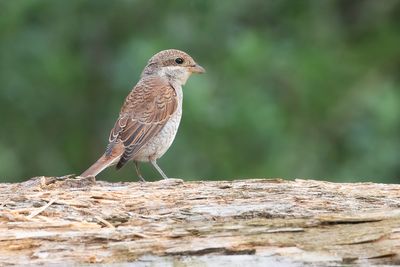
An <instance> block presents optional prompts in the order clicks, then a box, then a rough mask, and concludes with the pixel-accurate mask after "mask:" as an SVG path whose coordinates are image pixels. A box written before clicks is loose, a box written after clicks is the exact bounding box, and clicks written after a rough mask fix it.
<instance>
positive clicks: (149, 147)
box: [134, 86, 183, 161]
mask: <svg viewBox="0 0 400 267" xmlns="http://www.w3.org/2000/svg"><path fill="white" fill-rule="evenodd" d="M174 88H175V90H176V93H177V96H178V107H177V109H176V111H175V112H174V113H173V114H172V115H171V117H170V118H169V120H168V121H167V123H166V124H165V125H164V127H163V128H162V129H161V131H160V132H159V133H158V134H156V135H155V136H154V137H153V138H151V139H150V140H149V141H148V143H147V144H145V145H144V146H143V147H142V148H141V149H140V151H139V152H138V153H137V154H136V156H135V157H134V160H136V161H149V157H151V158H152V159H158V158H160V157H162V156H163V155H164V153H165V152H167V150H168V148H169V147H170V146H171V145H172V142H173V141H174V139H175V136H176V133H177V132H178V128H179V124H180V122H181V117H182V100H183V94H182V87H181V86H179V87H175V86H174Z"/></svg>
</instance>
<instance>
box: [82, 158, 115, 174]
mask: <svg viewBox="0 0 400 267" xmlns="http://www.w3.org/2000/svg"><path fill="white" fill-rule="evenodd" d="M118 160H119V157H109V156H106V154H104V155H103V156H101V157H100V158H99V159H98V160H97V161H96V162H95V163H94V164H93V165H92V166H90V167H89V169H87V170H86V171H84V172H83V173H82V174H81V175H80V176H82V177H87V176H96V175H97V174H99V173H100V172H102V171H103V170H104V169H105V168H107V167H108V166H111V165H113V164H115V163H116V162H117V161H118Z"/></svg>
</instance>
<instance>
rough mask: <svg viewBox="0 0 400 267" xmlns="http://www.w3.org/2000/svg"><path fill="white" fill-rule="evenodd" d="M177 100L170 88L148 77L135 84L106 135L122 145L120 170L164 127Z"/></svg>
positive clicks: (158, 79)
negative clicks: (123, 150) (108, 134)
mask: <svg viewBox="0 0 400 267" xmlns="http://www.w3.org/2000/svg"><path fill="white" fill-rule="evenodd" d="M177 106H178V100H177V96H176V92H175V90H174V88H173V87H172V86H171V85H170V84H169V83H168V82H167V81H165V80H163V79H160V78H159V77H156V76H150V77H147V78H145V79H142V80H141V81H139V83H138V84H137V85H136V86H135V88H134V89H133V90H132V92H131V93H130V94H129V95H128V96H127V98H126V100H125V103H124V105H123V106H122V108H121V112H120V115H119V118H118V120H117V121H116V123H115V125H114V128H113V129H112V130H111V133H110V138H109V141H110V144H109V146H108V148H107V151H108V152H107V151H106V153H110V152H111V151H112V147H113V144H115V143H117V142H122V143H123V144H124V147H125V152H124V153H123V155H122V156H121V159H120V161H119V162H118V165H117V168H120V167H122V166H123V165H124V164H125V163H126V162H127V161H128V160H130V159H131V158H132V157H134V156H135V154H136V153H137V152H138V151H139V150H140V149H141V148H142V147H143V145H144V144H146V143H147V142H148V141H149V140H150V139H151V138H152V137H153V136H155V135H156V134H158V133H159V132H160V131H161V129H162V128H163V127H164V125H165V124H166V122H167V121H168V119H169V118H170V117H171V115H172V114H173V113H174V112H175V111H176V108H177Z"/></svg>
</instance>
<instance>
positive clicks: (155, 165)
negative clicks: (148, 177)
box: [150, 160, 168, 179]
mask: <svg viewBox="0 0 400 267" xmlns="http://www.w3.org/2000/svg"><path fill="white" fill-rule="evenodd" d="M150 163H151V165H153V167H154V168H155V169H156V170H157V171H158V172H159V173H160V174H161V176H162V177H163V178H164V179H168V177H167V176H166V175H165V173H164V172H163V171H162V170H161V168H160V167H158V165H157V162H156V160H150Z"/></svg>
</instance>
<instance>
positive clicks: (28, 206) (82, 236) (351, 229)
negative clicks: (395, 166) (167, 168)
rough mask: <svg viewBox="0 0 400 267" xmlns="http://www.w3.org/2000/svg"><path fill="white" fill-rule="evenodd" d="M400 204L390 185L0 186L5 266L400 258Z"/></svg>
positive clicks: (58, 181) (0, 252)
mask: <svg viewBox="0 0 400 267" xmlns="http://www.w3.org/2000/svg"><path fill="white" fill-rule="evenodd" d="M399 207H400V185H388V184H374V183H351V184H349V183H347V184H344V183H330V182H323V181H313V180H295V181H285V180H281V179H252V180H240V181H216V182H211V181H207V182H183V181H182V180H177V179H171V180H164V181H159V182H148V183H134V182H132V183H108V182H102V181H97V182H94V180H93V179H90V178H87V179H73V178H65V177H64V178H54V177H37V178H34V179H31V180H29V181H27V182H24V183H18V184H0V265H1V266H2V265H13V264H18V265H23V264H57V263H62V264H64V265H65V264H71V265H73V264H77V263H98V264H101V263H127V262H136V264H138V265H139V266H146V265H147V264H150V263H169V264H171V265H172V264H173V263H182V264H183V265H187V266H193V265H195V264H197V265H196V266H198V265H199V264H200V265H201V264H203V265H206V266H215V265H226V266H240V265H242V266H243V265H245V266H250V265H251V266H268V265H270V266H271V265H273V266H276V265H279V264H281V265H284V266H298V265H302V264H313V265H318V266H321V265H329V266H332V265H341V264H355V265H363V264H400V209H399ZM203 265H202V266H203Z"/></svg>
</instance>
